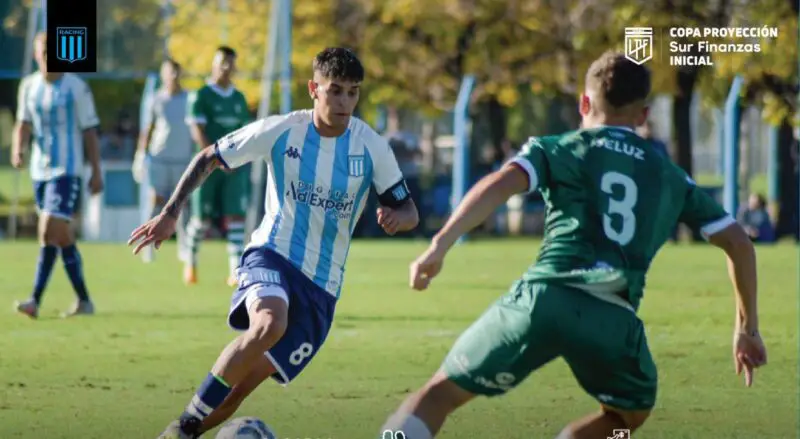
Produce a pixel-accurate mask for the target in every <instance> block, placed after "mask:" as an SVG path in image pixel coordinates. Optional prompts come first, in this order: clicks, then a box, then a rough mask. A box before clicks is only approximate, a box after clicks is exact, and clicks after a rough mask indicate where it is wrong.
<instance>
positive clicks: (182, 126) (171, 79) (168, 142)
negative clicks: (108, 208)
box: [133, 59, 194, 260]
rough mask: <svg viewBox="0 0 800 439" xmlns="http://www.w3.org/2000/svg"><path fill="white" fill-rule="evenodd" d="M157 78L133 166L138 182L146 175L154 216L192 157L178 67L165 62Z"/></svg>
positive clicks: (181, 239) (149, 252)
mask: <svg viewBox="0 0 800 439" xmlns="http://www.w3.org/2000/svg"><path fill="white" fill-rule="evenodd" d="M160 76H161V88H160V89H159V90H158V92H156V94H155V96H153V99H151V100H150V102H149V103H148V104H147V110H146V111H145V117H146V119H145V120H144V121H142V122H143V123H142V132H141V134H140V136H139V149H138V150H137V152H136V158H135V160H134V164H133V172H134V175H135V176H137V179H138V180H139V181H141V180H142V179H143V177H144V172H147V176H148V180H149V182H150V188H151V191H152V193H151V194H150V196H151V205H152V206H153V212H152V215H153V216H155V215H157V214H158V212H161V209H163V208H164V204H166V202H167V199H169V196H170V195H171V194H172V190H173V189H175V187H176V186H178V180H180V178H181V176H182V175H183V171H184V170H185V169H186V166H187V165H188V164H189V162H190V161H191V160H192V156H194V145H193V144H192V137H191V134H190V133H189V127H188V126H187V125H186V122H185V119H186V108H187V105H188V99H189V93H188V92H187V91H186V90H184V88H183V87H182V86H181V81H180V76H181V65H180V64H178V63H177V62H176V61H175V60H173V59H167V60H164V62H162V63H161V72H160ZM185 216H186V215H181V219H180V220H179V221H178V224H177V229H178V230H177V232H178V233H177V235H178V249H179V250H178V251H179V252H180V251H181V250H182V249H183V248H184V244H185V242H184V241H185V236H186V232H185V227H184V217H185ZM145 255H146V260H150V259H151V258H152V247H148V248H147V250H146V253H145Z"/></svg>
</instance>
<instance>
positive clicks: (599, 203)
mask: <svg viewBox="0 0 800 439" xmlns="http://www.w3.org/2000/svg"><path fill="white" fill-rule="evenodd" d="M514 163H516V164H517V165H518V166H519V167H521V168H522V169H523V170H525V172H526V173H527V174H528V179H529V183H530V188H529V189H530V190H531V191H534V190H536V189H539V190H540V191H541V194H542V196H543V198H544V201H545V204H546V218H545V225H544V240H543V242H542V247H541V250H540V253H539V256H538V258H537V260H536V262H535V263H534V264H533V265H532V266H531V267H530V268H529V270H528V271H527V272H526V273H525V275H524V277H523V279H525V280H530V281H541V282H546V283H558V284H561V285H569V286H574V287H577V288H581V289H583V290H585V291H587V292H589V293H592V294H595V295H598V296H600V297H602V298H607V299H608V300H611V301H619V300H620V299H621V297H620V296H622V297H624V298H625V299H627V301H623V302H622V303H620V304H623V305H624V306H629V307H631V308H632V309H634V310H636V309H638V307H639V304H640V301H641V298H642V295H643V291H644V286H645V276H646V274H647V270H648V268H649V267H650V263H651V261H652V260H653V258H654V257H655V255H656V252H657V251H658V249H659V248H660V247H661V246H662V245H663V244H664V243H665V242H666V241H667V239H669V236H670V235H671V234H672V231H673V230H674V228H675V226H676V224H677V223H678V222H679V221H680V222H684V223H686V224H688V225H689V226H691V227H692V228H695V229H698V228H699V229H700V230H701V231H702V232H703V233H704V235H706V236H707V235H710V234H713V233H715V232H717V231H720V230H722V229H723V228H725V227H727V226H728V225H730V224H732V223H733V222H734V219H733V218H732V217H731V216H730V215H728V214H727V213H726V212H725V210H723V209H722V207H721V206H720V205H719V204H718V203H717V202H716V201H715V200H714V199H713V198H712V197H711V196H710V195H708V194H707V193H706V192H705V191H703V190H702V189H700V188H698V187H697V186H696V185H695V183H694V181H692V180H691V178H689V176H688V175H687V174H686V173H685V172H684V171H683V170H682V169H680V168H679V167H677V166H676V165H675V164H673V163H672V162H671V161H670V160H669V159H668V158H665V157H663V156H662V155H660V154H659V153H658V151H656V150H655V149H654V148H653V147H651V146H650V143H649V142H648V141H647V140H645V139H642V138H641V137H639V136H638V135H636V133H634V132H633V131H632V130H630V129H628V128H625V127H601V128H594V129H584V130H578V131H572V132H569V133H566V134H563V135H559V136H548V137H537V138H531V139H530V141H528V143H527V144H526V145H525V146H524V148H523V149H522V151H520V153H519V154H518V155H517V157H515V159H514ZM626 302H627V303H626Z"/></svg>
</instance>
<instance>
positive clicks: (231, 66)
mask: <svg viewBox="0 0 800 439" xmlns="http://www.w3.org/2000/svg"><path fill="white" fill-rule="evenodd" d="M235 72H236V52H235V51H234V50H233V49H231V48H230V47H226V46H222V47H219V48H218V49H217V52H216V54H215V55H214V61H213V64H212V65H211V80H210V81H209V82H208V84H206V85H205V86H203V87H202V88H200V89H199V90H197V91H196V92H194V93H193V94H192V95H191V96H190V98H189V109H188V116H187V118H188V120H187V122H188V123H189V127H190V129H191V132H192V139H193V140H194V141H195V143H196V144H197V147H198V148H199V149H198V151H199V150H200V149H202V148H205V147H206V146H208V145H211V144H213V143H214V142H216V141H217V140H219V139H220V138H222V137H223V136H225V135H226V134H228V133H230V132H233V131H235V130H237V129H239V128H241V127H243V126H245V125H246V124H247V123H248V122H250V114H249V112H248V109H247V101H246V100H245V97H244V95H243V94H242V93H241V92H240V91H239V90H237V89H236V87H234V85H233V82H232V78H233V74H234V73H235ZM249 193H250V167H249V166H243V167H241V168H239V169H237V170H235V171H231V172H230V173H224V172H223V171H221V170H216V171H214V172H213V173H212V174H211V175H210V176H208V178H207V179H206V181H205V182H204V183H203V186H202V187H200V189H198V190H197V191H196V192H195V193H194V194H192V200H191V204H192V220H191V221H190V223H189V227H188V231H187V232H188V241H189V242H188V247H189V254H188V255H187V257H188V259H187V260H186V261H185V262H186V266H185V268H184V273H183V278H184V281H185V282H186V283H187V284H194V283H197V250H198V248H199V247H200V241H202V239H203V237H204V236H205V233H206V230H207V229H208V227H209V225H210V224H211V222H212V221H217V220H222V221H223V224H224V227H225V230H226V233H227V238H228V260H229V266H230V275H229V277H228V284H229V285H234V284H235V283H236V276H235V271H236V268H237V266H238V265H239V258H240V257H241V256H242V251H243V249H244V221H245V217H246V215H247V206H248V204H249Z"/></svg>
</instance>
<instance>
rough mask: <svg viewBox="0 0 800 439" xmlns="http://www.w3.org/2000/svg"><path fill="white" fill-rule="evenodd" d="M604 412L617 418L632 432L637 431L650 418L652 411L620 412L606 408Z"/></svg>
mask: <svg viewBox="0 0 800 439" xmlns="http://www.w3.org/2000/svg"><path fill="white" fill-rule="evenodd" d="M603 412H605V413H606V414H613V415H615V416H617V417H618V418H619V420H620V421H621V423H622V424H623V425H625V428H626V429H628V430H630V431H635V430H637V429H638V428H639V427H641V426H642V425H644V423H645V421H647V418H649V417H650V410H618V409H613V408H610V407H605V406H604V407H603Z"/></svg>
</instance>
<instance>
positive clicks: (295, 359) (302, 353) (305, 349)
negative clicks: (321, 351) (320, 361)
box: [289, 342, 314, 366]
mask: <svg viewBox="0 0 800 439" xmlns="http://www.w3.org/2000/svg"><path fill="white" fill-rule="evenodd" d="M313 353H314V346H312V345H311V343H308V342H306V343H303V344H301V345H300V347H299V348H297V349H295V350H294V351H292V353H291V354H289V363H292V365H293V366H299V365H300V364H302V363H303V360H305V359H306V358H308V357H309V356H311V354H313Z"/></svg>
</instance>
